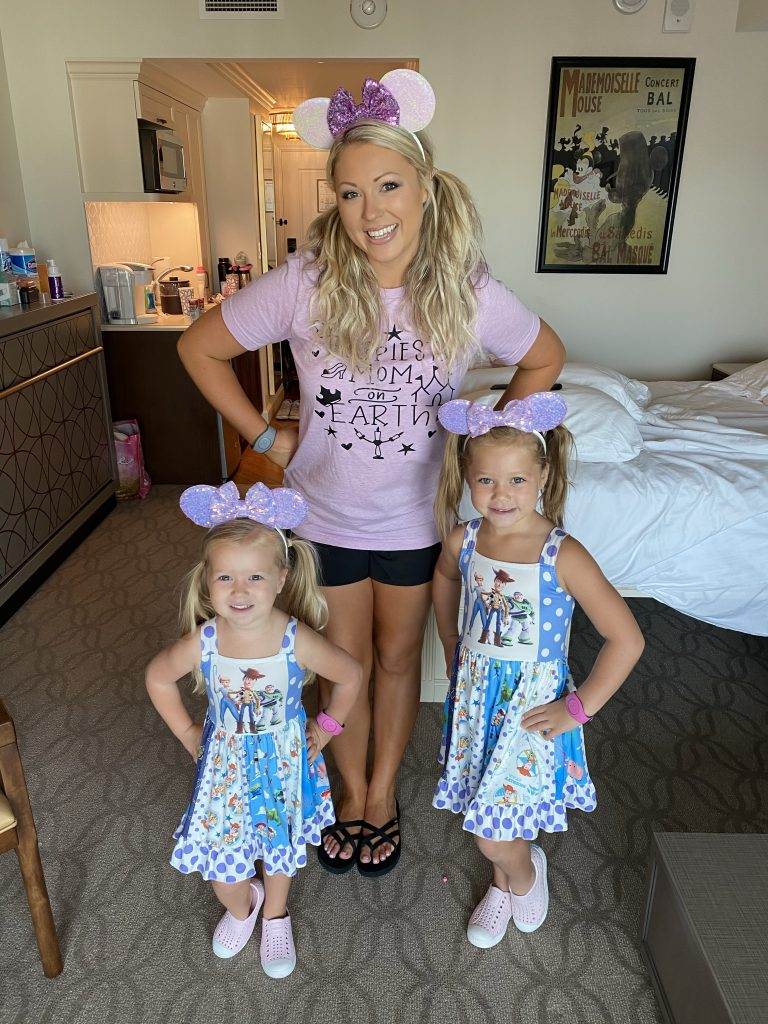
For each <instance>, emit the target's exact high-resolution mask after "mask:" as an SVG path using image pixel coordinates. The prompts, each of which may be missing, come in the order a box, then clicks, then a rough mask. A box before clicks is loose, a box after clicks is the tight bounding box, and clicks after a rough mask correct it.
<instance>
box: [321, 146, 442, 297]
mask: <svg viewBox="0 0 768 1024" xmlns="http://www.w3.org/2000/svg"><path fill="white" fill-rule="evenodd" d="M334 187H335V189H336V199H337V202H338V208H339V216H340V217H341V223H342V225H343V226H344V230H345V231H346V233H347V234H348V235H349V237H350V239H351V241H352V242H353V243H354V244H355V245H356V246H357V247H358V249H362V251H363V252H364V253H365V255H366V256H367V257H368V260H369V261H370V263H371V266H372V267H373V271H374V273H375V274H376V277H377V278H378V280H379V284H380V285H381V287H382V288H398V287H400V285H402V283H403V280H404V277H405V271H406V269H407V268H408V264H409V263H410V262H411V260H412V259H413V257H414V256H415V255H416V252H417V251H418V248H419V235H420V232H421V222H422V220H423V218H424V203H425V202H426V201H427V199H428V194H427V191H426V189H424V188H422V186H421V184H420V183H419V176H418V174H417V172H416V168H415V167H414V166H413V164H411V163H410V161H409V160H407V159H406V158H405V157H404V156H403V155H402V154H401V153H398V152H396V151H395V150H393V149H386V148H384V147H383V146H377V145H375V144H374V143H372V142H354V143H352V144H350V145H348V146H346V147H345V148H344V149H343V150H342V152H341V153H340V155H339V158H338V160H337V161H336V167H335V168H334Z"/></svg>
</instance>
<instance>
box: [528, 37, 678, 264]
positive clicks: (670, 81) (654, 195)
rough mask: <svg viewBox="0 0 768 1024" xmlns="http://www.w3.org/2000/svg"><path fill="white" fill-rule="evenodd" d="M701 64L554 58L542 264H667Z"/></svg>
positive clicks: (543, 189) (541, 224) (538, 260)
mask: <svg viewBox="0 0 768 1024" xmlns="http://www.w3.org/2000/svg"><path fill="white" fill-rule="evenodd" d="M695 68H696V59H695V58H694V57H553V58H552V71H551V77H550V85H549V106H548V113H547V134H546V140H545V147H544V170H543V178H542V187H541V212H540V217H539V238H538V246H537V255H536V271H537V273H560V274H562V273H576V274H666V273H667V267H668V264H669V252H670V245H671V241H672V227H673V223H674V216H675V206H676V204H677V193H678V186H679V183H680V170H681V167H682V159H683V149H684V146H685V135H686V129H687V126H688V113H689V109H690V103H691V93H692V89H693V76H694V71H695ZM611 122H613V124H612V123H611ZM646 132H647V134H646Z"/></svg>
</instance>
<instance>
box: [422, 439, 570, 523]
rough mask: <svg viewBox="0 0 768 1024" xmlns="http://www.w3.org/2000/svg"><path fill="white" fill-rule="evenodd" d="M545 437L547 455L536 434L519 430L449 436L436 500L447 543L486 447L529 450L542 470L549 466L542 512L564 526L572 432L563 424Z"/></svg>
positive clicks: (543, 494)
mask: <svg viewBox="0 0 768 1024" xmlns="http://www.w3.org/2000/svg"><path fill="white" fill-rule="evenodd" d="M544 437H545V440H546V442H547V451H546V453H545V452H544V449H543V448H542V446H541V442H540V441H539V439H538V438H537V437H536V435H535V434H529V433H527V432H525V431H522V430H517V429H516V428H515V427H493V428H492V429H491V430H489V431H488V433H487V434H483V435H481V436H480V437H468V436H465V435H463V434H450V433H449V434H448V440H447V441H446V445H445V453H444V455H443V465H442V469H441V470H440V481H439V483H438V485H437V497H436V498H435V520H436V522H437V528H438V530H439V532H440V536H441V538H442V539H443V540H444V539H445V538H446V537H447V536H448V534H449V533H450V532H451V530H452V529H453V528H454V526H455V525H456V523H457V522H458V519H459V505H460V503H461V495H462V492H463V490H464V481H465V479H466V477H467V471H468V470H469V464H470V461H471V459H472V452H473V450H474V448H475V447H477V446H478V445H482V444H495V445H505V446H510V445H525V446H527V447H528V449H529V450H530V452H531V454H533V455H534V456H535V458H536V461H537V463H538V464H539V466H540V468H541V469H544V467H545V466H546V467H547V469H548V473H547V479H546V482H545V484H544V491H543V493H542V495H541V508H542V512H543V513H544V515H545V516H546V518H547V519H549V520H550V522H553V523H554V524H555V526H562V525H563V514H564V512H565V501H566V498H567V496H568V484H569V480H568V459H569V457H570V452H571V445H572V443H573V437H572V435H571V432H570V430H568V428H567V427H564V426H562V424H561V425H560V426H559V427H555V428H554V430H550V431H548V432H547V433H546V434H545V435H544ZM465 442H466V443H465Z"/></svg>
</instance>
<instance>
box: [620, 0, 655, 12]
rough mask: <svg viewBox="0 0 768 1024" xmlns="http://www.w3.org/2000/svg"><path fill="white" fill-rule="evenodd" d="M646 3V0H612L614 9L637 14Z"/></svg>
mask: <svg viewBox="0 0 768 1024" xmlns="http://www.w3.org/2000/svg"><path fill="white" fill-rule="evenodd" d="M647 3H648V0H613V5H614V7H615V8H616V10H618V11H621V13H622V14H637V12H638V11H641V10H642V9H643V7H645V5H646V4H647Z"/></svg>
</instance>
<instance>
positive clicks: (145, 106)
mask: <svg viewBox="0 0 768 1024" xmlns="http://www.w3.org/2000/svg"><path fill="white" fill-rule="evenodd" d="M136 116H137V117H143V118H144V120H145V121H154V122H155V124H164V125H167V127H168V128H173V129H174V130H175V128H176V125H175V123H174V121H175V118H174V110H173V101H172V100H171V99H170V97H169V96H163V94H162V93H161V92H157V90H156V89H152V88H150V87H149V86H148V85H144V84H143V83H142V82H137V83H136Z"/></svg>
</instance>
